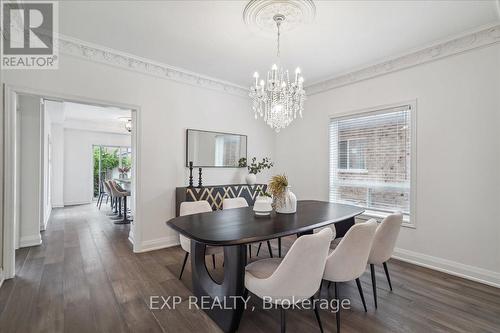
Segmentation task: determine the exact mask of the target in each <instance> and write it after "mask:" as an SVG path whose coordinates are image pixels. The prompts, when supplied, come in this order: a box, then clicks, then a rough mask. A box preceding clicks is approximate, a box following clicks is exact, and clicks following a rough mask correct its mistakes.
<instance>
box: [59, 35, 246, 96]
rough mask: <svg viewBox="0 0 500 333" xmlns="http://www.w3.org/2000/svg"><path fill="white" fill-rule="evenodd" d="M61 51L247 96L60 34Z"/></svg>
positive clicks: (243, 91) (187, 73) (202, 77)
mask: <svg viewBox="0 0 500 333" xmlns="http://www.w3.org/2000/svg"><path fill="white" fill-rule="evenodd" d="M59 52H61V53H64V54H66V55H70V56H74V57H77V58H83V59H87V60H90V61H94V62H98V63H103V64H106V65H110V66H114V67H118V68H122V69H126V70H131V71H135V72H139V73H142V74H146V75H151V76H155V77H159V78H163V79H167V80H173V81H177V82H181V83H186V84H190V85H193V86H199V87H202V88H207V89H213V90H218V91H221V92H225V93H229V94H232V95H237V96H241V97H248V89H247V88H246V87H243V86H240V85H237V84H234V83H231V82H227V81H223V80H219V79H216V78H213V77H209V76H205V75H202V74H197V73H194V72H191V71H188V70H185V69H182V68H178V67H173V66H170V65H166V64H163V63H160V62H156V61H153V60H149V59H145V58H141V57H138V56H135V55H132V54H128V53H125V52H122V51H118V50H114V49H110V48H107V47H104V46H101V45H96V44H92V43H88V42H84V41H82V40H79V39H76V38H73V37H69V36H64V35H62V34H60V35H59Z"/></svg>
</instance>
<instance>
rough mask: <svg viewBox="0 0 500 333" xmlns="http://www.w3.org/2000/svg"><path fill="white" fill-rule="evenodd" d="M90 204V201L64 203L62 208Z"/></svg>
mask: <svg viewBox="0 0 500 333" xmlns="http://www.w3.org/2000/svg"><path fill="white" fill-rule="evenodd" d="M90 203H92V201H88V200H87V201H65V202H64V206H76V205H88V204H90Z"/></svg>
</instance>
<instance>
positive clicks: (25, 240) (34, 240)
mask: <svg viewBox="0 0 500 333" xmlns="http://www.w3.org/2000/svg"><path fill="white" fill-rule="evenodd" d="M40 244H42V236H41V235H40V234H38V235H33V236H24V237H21V239H19V247H20V248H21V247H29V246H37V245H40Z"/></svg>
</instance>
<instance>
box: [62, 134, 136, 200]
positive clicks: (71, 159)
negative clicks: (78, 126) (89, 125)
mask: <svg viewBox="0 0 500 333" xmlns="http://www.w3.org/2000/svg"><path fill="white" fill-rule="evenodd" d="M93 145H107V146H124V147H130V146H131V138H130V135H124V134H113V133H103V132H92V131H84V130H75V129H68V128H65V129H64V190H63V193H64V205H65V206H67V205H79V204H86V203H91V202H92V198H93V192H94V190H93V170H94V165H93V159H92V157H93V153H92V146H93Z"/></svg>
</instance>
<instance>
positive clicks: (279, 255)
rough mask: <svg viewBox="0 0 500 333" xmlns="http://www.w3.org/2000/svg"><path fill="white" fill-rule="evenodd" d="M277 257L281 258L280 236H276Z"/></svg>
mask: <svg viewBox="0 0 500 333" xmlns="http://www.w3.org/2000/svg"><path fill="white" fill-rule="evenodd" d="M278 258H281V237H278Z"/></svg>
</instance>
